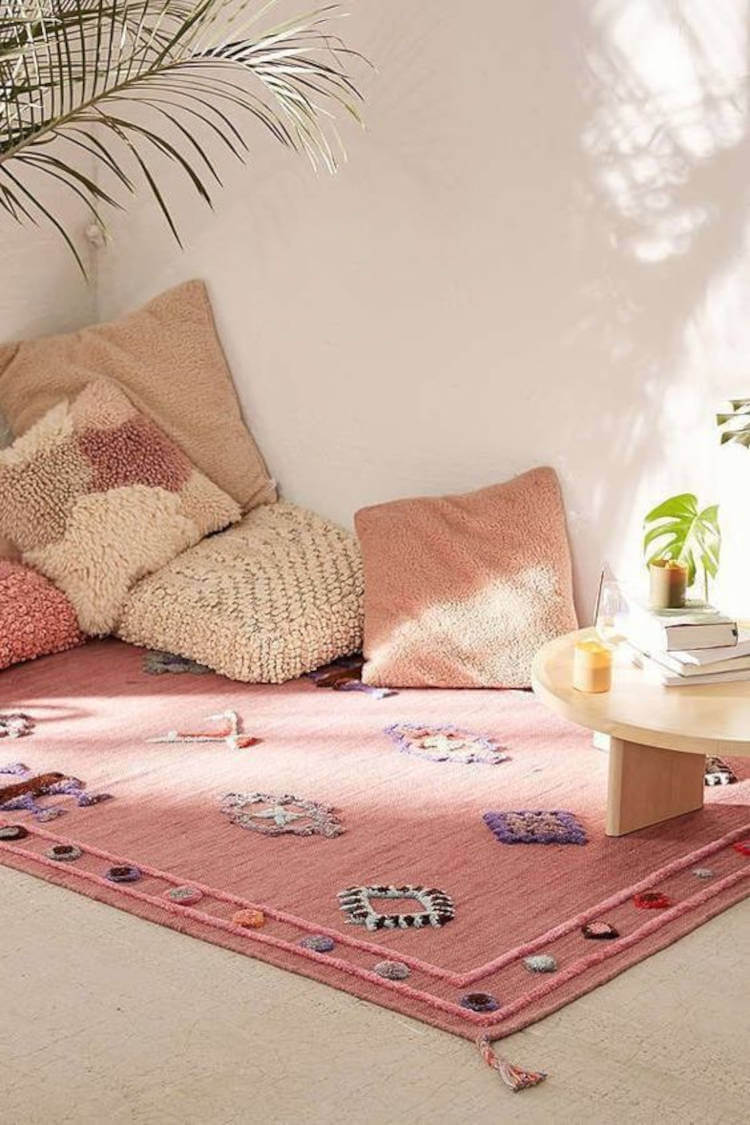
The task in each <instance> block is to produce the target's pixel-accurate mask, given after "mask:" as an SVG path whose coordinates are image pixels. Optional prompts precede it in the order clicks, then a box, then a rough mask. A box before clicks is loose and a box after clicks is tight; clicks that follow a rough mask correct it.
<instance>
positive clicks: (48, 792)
mask: <svg viewBox="0 0 750 1125" xmlns="http://www.w3.org/2000/svg"><path fill="white" fill-rule="evenodd" d="M0 773H5V774H11V775H13V776H15V777H19V778H20V781H18V782H16V783H15V784H13V785H6V786H4V787H3V788H0V810H1V811H2V812H20V811H25V812H30V813H31V815H32V816H33V817H34V818H35V820H39V821H42V822H43V821H45V820H53V819H54V818H55V817H57V816H62V815H63V813H64V812H65V811H66V810H65V809H64V808H62V807H61V806H60V805H42V804H40V803H39V798H40V797H59V796H65V797H73V799H74V800H75V802H76V804H77V805H78V807H79V808H82V809H83V808H88V807H89V806H90V805H98V804H99V802H100V801H108V800H110V799H111V794H110V793H87V792H86V782H85V781H80V780H79V779H78V778H77V777H66V776H65V774H64V773H56V772H55V773H42V774H35V773H34V772H33V770H30V769H29V768H28V767H27V766H25V765H24V764H23V762H12V763H11V764H10V765H7V766H0Z"/></svg>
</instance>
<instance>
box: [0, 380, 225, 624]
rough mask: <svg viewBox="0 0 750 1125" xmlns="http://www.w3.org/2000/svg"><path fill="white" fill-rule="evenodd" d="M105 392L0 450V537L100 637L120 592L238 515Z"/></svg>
mask: <svg viewBox="0 0 750 1125" xmlns="http://www.w3.org/2000/svg"><path fill="white" fill-rule="evenodd" d="M240 515H241V512H240V509H239V506H238V505H237V504H236V503H235V501H234V500H233V499H232V498H231V496H228V495H227V493H226V492H223V491H222V490H221V489H220V488H218V487H217V485H215V484H214V483H213V481H210V480H209V479H208V477H206V476H204V474H203V473H201V472H199V471H198V469H196V468H195V466H194V465H193V464H192V463H191V461H190V460H189V458H188V457H187V456H186V455H185V454H184V453H183V452H182V450H181V449H178V447H177V446H176V445H175V444H174V442H173V441H171V440H170V439H169V438H168V437H167V435H166V434H165V433H163V432H162V431H161V430H160V429H159V427H158V426H156V425H155V424H154V423H153V422H152V421H151V419H150V418H146V417H144V415H143V414H140V413H139V412H138V411H137V410H136V409H135V407H134V406H133V404H132V403H131V402H130V400H129V399H128V398H126V396H125V395H124V394H122V392H121V391H119V390H118V389H117V387H116V386H114V384H111V383H109V382H107V380H105V379H100V380H97V381H95V382H93V383H89V385H88V386H87V387H86V389H85V390H84V391H82V392H81V394H80V395H79V396H78V398H77V399H76V400H75V402H74V403H72V404H70V403H68V402H67V401H65V400H63V401H62V402H59V403H58V404H57V406H53V407H52V409H51V410H50V411H48V412H47V414H45V416H44V417H43V418H42V419H40V421H38V422H37V423H36V424H35V425H34V426H32V427H31V429H30V430H28V431H27V432H26V433H25V434H23V436H22V437H19V438H16V440H15V441H14V442H13V444H12V445H10V446H8V448H7V449H3V450H0V535H6V536H7V537H8V538H9V539H11V540H12V541H13V542H14V543H15V544H16V546H17V547H18V549H19V550H20V552H21V557H22V559H23V561H24V562H26V563H29V564H30V565H32V566H34V567H36V568H37V569H38V570H40V571H41V572H42V573H43V574H45V575H46V576H47V577H48V578H50V579H51V580H52V581H53V582H54V583H55V585H56V586H58V587H59V588H60V589H61V590H62V591H63V593H65V594H67V596H68V597H69V598H70V600H71V602H72V603H73V605H74V606H75V610H76V614H77V616H78V624H79V625H80V627H81V629H82V630H83V631H84V632H85V633H94V634H96V633H109V632H110V631H111V630H112V628H113V627H114V625H115V623H116V621H117V617H118V615H119V612H120V608H121V606H122V602H123V600H124V598H125V595H126V594H127V592H128V590H129V589H130V587H131V586H132V585H133V583H134V582H136V581H137V580H138V579H139V578H142V577H143V576H144V575H145V574H150V573H151V572H152V571H154V570H157V569H158V568H159V567H160V566H164V564H165V563H168V562H170V560H171V559H173V558H174V557H175V555H178V554H179V553H180V552H181V551H184V550H185V549H186V548H187V547H191V546H192V545H193V544H194V543H197V542H198V540H199V539H201V538H202V537H203V536H204V535H208V534H209V533H210V532H212V531H219V530H220V529H221V528H224V527H226V526H227V525H228V524H230V523H234V522H235V521H236V520H238V519H239V518H240Z"/></svg>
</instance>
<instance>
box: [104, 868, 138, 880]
mask: <svg viewBox="0 0 750 1125" xmlns="http://www.w3.org/2000/svg"><path fill="white" fill-rule="evenodd" d="M105 877H106V878H107V879H109V881H110V883H137V882H138V880H139V879H140V878H141V870H140V868H139V867H130V866H129V865H128V864H125V863H123V864H118V865H117V866H116V867H110V869H109V870H108V871H107V872H106V875H105Z"/></svg>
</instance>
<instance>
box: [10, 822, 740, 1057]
mask: <svg viewBox="0 0 750 1125" xmlns="http://www.w3.org/2000/svg"><path fill="white" fill-rule="evenodd" d="M30 830H31V834H33V835H36V836H38V837H40V838H46V837H49V838H51V839H57V838H58V837H56V836H54V835H53V834H52V833H47V832H46V831H45V830H43V829H37V828H36V826H30ZM747 831H748V829H747V828H743V829H735V830H733V831H732V832H731V833H728V834H727V835H728V836H736V837H738V838H739V837H741V836H743V835H745V834H746V833H747ZM63 839H64V840H65V842H70V841H69V840H68V838H63ZM720 839H722V840H723V839H724V838H723V837H722V838H720ZM715 844H716V842H715V841H713V842H712V843H711V844H709V845H705V846H704V847H713V850H716V847H715ZM80 846H81V847H82V848H83V849H84V850H86V851H89V852H92V853H94V854H96V853H97V852H99V851H100V849H97V848H95V847H93V846H91V845H87V844H81V845H80ZM13 847H14V845H12V844H11V842H10V841H7V842H5V841H0V862H2V863H3V864H4V865H5V866H7V867H10V868H12V869H14V870H17V871H20V872H22V873H24V874H27V875H30V876H32V877H35V878H40V879H43V880H44V881H45V882H49V883H53V884H56V885H58V886H61V887H64V888H65V889H67V890H72V891H74V892H75V893H77V894H81V895H83V896H85V897H87V898H92V899H94V900H95V901H98V902H101V903H104V904H106V905H108V906H114V907H115V908H117V909H119V910H122V911H123V913H127V914H134V915H135V916H136V917H139V918H142V919H144V920H145V921H148V922H152V923H153V924H155V925H162V926H167V927H169V928H170V929H172V930H175V931H177V932H178V933H183V934H186V935H187V936H189V937H195V938H197V939H199V940H203V941H208V942H210V943H211V944H212V945H217V946H219V947H221V948H225V949H229V950H231V951H232V952H235V953H239V954H240V955H242V956H247V957H252V958H253V959H255V960H259V961H265V962H267V963H269V964H272V965H275V966H276V967H277V968H280V969H283V970H285V971H287V972H294V973H296V974H297V975H299V976H304V977H308V978H310V979H313V980H317V981H318V982H319V983H321V984H324V985H326V986H327V987H329V988H336V989H338V990H339V991H341V992H348V993H349V994H350V995H354V996H355V997H357V998H358V999H360V1000H368V1001H370V1002H371V1003H374V1004H377V1005H379V1006H381V1007H386V1008H389V1009H391V1010H393V1011H397V1012H399V1013H400V1014H402V1015H405V1016H407V1017H409V1018H412V1019H416V1020H418V1021H420V1022H423V1023H427V1024H430V1025H432V1026H434V1027H437V1028H439V1029H441V1030H443V1031H448V1032H450V1033H451V1034H454V1035H458V1036H460V1037H462V1038H465V1039H470V1040H476V1039H477V1037H478V1036H479V1035H483V1036H486V1037H487V1038H489V1039H492V1040H498V1039H504V1038H506V1037H507V1036H509V1035H511V1034H514V1033H515V1032H517V1031H520V1030H522V1029H523V1028H525V1027H529V1026H531V1025H532V1024H534V1023H537V1022H538V1021H539V1020H541V1019H544V1018H546V1016H548V1015H551V1014H552V1013H553V1012H555V1011H558V1010H559V1009H561V1008H563V1007H565V1006H566V1005H567V1004H569V1003H572V1002H573V1000H576V999H578V998H579V997H580V996H584V995H586V994H587V993H588V992H591V991H593V989H595V988H598V987H599V986H600V985H602V984H605V983H606V982H608V981H610V980H612V979H614V977H616V976H618V975H619V974H620V973H621V972H625V971H626V970H627V969H629V968H632V966H633V965H635V964H638V963H639V962H640V961H644V960H646V959H647V958H648V957H650V956H652V955H653V954H654V953H657V952H659V951H661V950H662V949H665V948H667V947H668V946H669V945H672V944H674V943H675V942H677V941H679V940H680V939H681V938H682V937H684V936H686V934H688V933H691V932H692V931H693V930H694V929H697V928H698V927H699V926H701V925H703V924H704V923H705V922H707V921H709V920H710V919H711V918H713V917H715V916H716V915H718V914H720V913H722V912H723V911H724V910H726V909H728V908H729V907H730V906H734V905H736V904H737V903H739V902H741V901H743V900H744V899H745V898H747V897H748V896H749V895H750V887H748V886H745V885H743V883H746V882H747V880H746V879H745V878H744V876H747V875H750V871H748V870H746V871H745V872H739V874H740V878H739V879H738V880H737V882H736V883H735V884H734V885H732V886H728V887H726V888H724V889H722V890H721V891H719V892H718V893H715V894H714V895H711V896H709V895H708V894H706V897H705V898H703V897H702V896H699V898H700V901H699V902H697V903H696V905H695V906H694V907H691V908H690V910H688V911H683V912H682V913H681V915H679V917H681V918H682V919H683V925H684V923H685V921H687V922H688V923H689V924H688V926H687V928H683V929H681V930H680V931H679V932H677V933H675V932H674V931H673V929H672V927H670V925H669V924H666V925H664V924H662V925H661V926H658V925H657V923H658V922H659V917H658V916H657V917H656V918H654V919H653V920H652V924H653V925H654V929H655V933H654V934H647V935H644V938H645V939H646V940H649V939H650V940H649V945H648V948H647V949H646V951H645V953H644V951H643V948H642V940H643V938H641V939H639V940H638V941H635V942H633V943H632V945H631V946H629V947H628V948H626V949H622V948H620V949H619V950H618V953H619V955H618V956H614V952H615V949H614V948H613V949H612V953H611V954H609V955H608V954H607V950H606V949H603V950H602V951H601V954H600V956H599V958H598V959H596V960H595V961H593V962H592V964H591V965H590V966H587V967H586V969H585V970H583V971H585V972H586V980H585V981H582V982H580V986H579V987H577V988H576V992H575V995H574V996H571V995H569V994H568V993H567V992H566V991H565V988H564V985H565V984H566V983H567V981H563V982H562V985H561V986H559V987H556V988H555V989H554V992H553V991H550V994H549V996H548V998H547V999H545V998H544V992H545V986H544V985H542V986H540V987H541V995H540V996H539V998H538V1000H537V1002H536V1004H533V1005H528V1004H526V1005H524V1007H523V1009H522V1010H520V1011H518V1012H517V1013H515V1014H512V1015H509V1016H507V1017H506V1018H504V1019H503V1020H502V1021H501V1022H494V1023H493V1022H492V1020H491V1019H490V1020H488V1018H487V1016H483V1017H482V1016H475V1015H474V1013H469V1012H464V1013H463V1014H462V1016H461V1017H457V1016H455V1015H454V1014H453V1013H452V1012H450V1011H446V1010H444V1009H443V1008H442V1007H441V1006H440V1005H435V1004H433V1003H430V1002H428V1001H427V1000H422V999H421V998H418V997H415V996H414V995H412V994H411V990H410V989H409V988H408V986H407V987H406V988H404V987H403V986H399V985H395V986H394V985H391V982H388V981H385V980H382V979H381V980H378V981H377V983H374V982H372V981H371V980H369V979H368V978H366V977H364V976H363V975H362V974H360V973H359V972H358V973H347V974H346V976H345V977H344V979H343V980H341V979H338V978H337V979H331V976H330V969H331V968H332V967H335V965H332V964H331V961H330V960H327V959H326V958H324V957H321V958H320V959H318V957H315V956H313V957H304V956H301V951H298V950H294V951H292V950H289V949H284V948H278V947H276V946H273V945H268V944H261V943H260V942H259V941H255V942H253V941H248V937H249V936H250V935H249V934H247V933H244V934H243V933H234V932H232V931H227V930H225V929H220V928H218V927H217V926H216V925H214V924H211V923H207V922H203V921H201V919H200V918H196V917H195V916H194V915H192V914H187V913H185V912H184V911H183V910H182V908H180V907H176V908H174V909H173V910H169V909H166V908H165V907H166V904H164V905H162V904H158V905H157V904H156V903H152V902H149V901H147V900H143V899H140V898H135V897H130V896H127V895H124V894H123V893H122V891H123V888H122V887H119V886H116V885H113V886H112V887H108V886H106V885H101V884H100V883H97V882H93V881H91V882H89V881H88V880H87V881H86V882H85V883H84V882H83V880H82V879H81V873H80V872H79V873H76V872H75V868H67V867H66V866H65V865H62V864H61V865H57V864H53V862H52V861H51V860H49V861H45V860H44V859H43V857H41V856H40V857H38V858H34V859H31V858H27V857H26V856H24V855H19V854H17V853H16V852H15V851H14V850H12V849H13ZM692 854H694V853H691V855H692ZM104 855H107V856H108V855H109V853H104ZM674 862H675V863H678V864H680V866H683V864H682V863H681V862H680V861H674ZM689 862H691V861H689ZM670 866H671V865H670ZM154 870H158V869H154ZM160 874H161V876H166V878H167V879H168V880H169V881H172V882H173V883H174V884H175V885H176V884H178V883H184V882H189V880H188V879H181V878H178V877H177V876H174V875H171V874H170V873H166V872H161V873H160ZM645 881H646V880H644V882H645ZM707 890H708V889H707ZM222 893H223V892H218V894H219V895H221V894H222ZM232 897H236V898H238V899H239V896H232ZM242 901H244V900H242ZM678 905H679V904H678ZM260 909H264V907H263V906H261V907H260ZM268 909H270V908H268ZM297 922H302V923H303V926H302V927H301V928H305V929H307V930H309V931H311V932H314V931H315V929H316V928H318V927H316V926H315V923H310V922H307V921H306V920H303V919H298V920H297ZM320 928H323V929H325V927H320ZM340 936H341V935H339V937H340ZM355 944H357V945H358V944H359V943H355ZM616 944H619V943H616ZM377 948H378V951H379V952H381V953H382V954H383V955H384V956H385V955H387V953H389V952H392V951H388V950H386V949H385V947H377ZM412 960H413V959H412ZM488 964H492V963H491V962H490V963H488ZM589 969H590V971H589ZM579 975H580V974H579ZM443 979H444V978H443ZM389 985H391V987H388V986H389ZM415 1006H417V1010H416V1011H415ZM451 1006H452V1005H451ZM472 1016H473V1017H474V1018H473V1019H472ZM467 1017H468V1019H467Z"/></svg>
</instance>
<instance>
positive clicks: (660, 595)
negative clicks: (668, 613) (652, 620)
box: [648, 559, 688, 609]
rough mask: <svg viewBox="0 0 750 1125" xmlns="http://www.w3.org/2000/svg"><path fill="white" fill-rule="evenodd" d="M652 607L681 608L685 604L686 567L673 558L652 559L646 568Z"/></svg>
mask: <svg viewBox="0 0 750 1125" xmlns="http://www.w3.org/2000/svg"><path fill="white" fill-rule="evenodd" d="M648 573H649V580H650V597H649V603H650V605H651V608H652V609H681V608H682V606H684V604H685V592H686V590H687V578H688V568H687V567H686V566H683V565H682V563H678V562H677V561H676V560H675V559H654V561H653V562H652V563H651V564H650V566H649V568H648Z"/></svg>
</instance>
